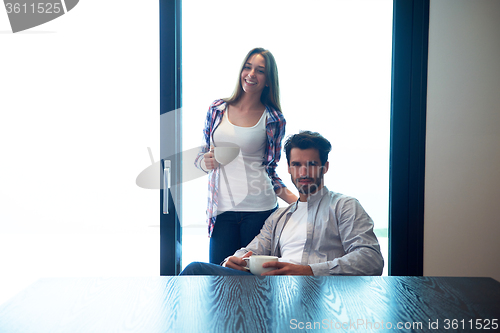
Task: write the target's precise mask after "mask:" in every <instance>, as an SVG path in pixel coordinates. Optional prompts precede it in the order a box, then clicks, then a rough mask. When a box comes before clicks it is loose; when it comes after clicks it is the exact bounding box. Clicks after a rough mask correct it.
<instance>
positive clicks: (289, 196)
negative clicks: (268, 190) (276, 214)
mask: <svg viewBox="0 0 500 333" xmlns="http://www.w3.org/2000/svg"><path fill="white" fill-rule="evenodd" d="M274 191H275V192H276V195H277V196H278V197H279V198H281V199H283V200H285V201H286V203H288V204H292V203H294V202H296V201H297V200H298V197H297V196H296V195H295V194H293V193H292V192H291V191H290V190H289V189H288V188H286V187H280V188H278V189H276V190H274Z"/></svg>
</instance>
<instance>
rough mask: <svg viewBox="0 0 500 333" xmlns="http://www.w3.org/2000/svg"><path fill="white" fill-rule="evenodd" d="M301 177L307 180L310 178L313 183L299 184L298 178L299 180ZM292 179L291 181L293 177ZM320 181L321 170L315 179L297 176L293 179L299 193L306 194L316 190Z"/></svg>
mask: <svg viewBox="0 0 500 333" xmlns="http://www.w3.org/2000/svg"><path fill="white" fill-rule="evenodd" d="M301 179H307V180H309V179H311V180H313V183H311V184H307V185H300V184H299V180H301ZM292 181H293V179H292ZM322 181H323V172H321V174H320V175H319V176H318V178H316V179H314V178H309V177H302V178H297V179H295V181H294V184H295V187H296V188H297V190H299V192H300V193H302V194H306V195H307V194H311V193H314V192H316V191H317V190H318V189H319V187H320V186H321V182H322Z"/></svg>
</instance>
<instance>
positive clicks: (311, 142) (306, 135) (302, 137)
mask: <svg viewBox="0 0 500 333" xmlns="http://www.w3.org/2000/svg"><path fill="white" fill-rule="evenodd" d="M292 148H299V149H309V148H314V149H317V150H318V152H319V158H320V160H321V165H325V163H326V162H327V161H328V153H329V152H330V151H331V150H332V145H331V144H330V141H328V140H327V139H325V138H324V137H323V136H321V134H319V133H317V132H311V131H302V132H300V133H299V134H294V135H291V136H289V137H288V139H287V140H286V142H285V153H286V161H287V163H288V165H290V151H291V150H292Z"/></svg>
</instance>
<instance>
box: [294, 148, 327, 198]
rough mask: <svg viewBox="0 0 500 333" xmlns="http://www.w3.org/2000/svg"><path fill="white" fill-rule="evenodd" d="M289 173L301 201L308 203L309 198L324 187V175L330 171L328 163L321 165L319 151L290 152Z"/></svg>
mask: <svg viewBox="0 0 500 333" xmlns="http://www.w3.org/2000/svg"><path fill="white" fill-rule="evenodd" d="M288 162H289V165H288V173H289V174H290V175H291V176H292V182H293V183H294V185H295V187H297V190H299V196H300V201H307V197H308V196H309V195H310V194H312V193H315V192H316V191H318V190H319V189H321V188H322V187H323V175H324V174H325V173H326V172H327V171H328V162H326V163H325V165H323V166H322V165H321V160H320V158H319V152H318V150H317V149H314V148H309V149H299V148H292V150H290V158H289V161H288Z"/></svg>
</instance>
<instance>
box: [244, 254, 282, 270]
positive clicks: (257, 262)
mask: <svg viewBox="0 0 500 333" xmlns="http://www.w3.org/2000/svg"><path fill="white" fill-rule="evenodd" d="M242 259H243V260H245V261H247V268H248V269H250V273H252V274H253V275H261V274H262V273H266V272H270V271H274V270H275V269H277V268H276V267H266V268H264V267H262V264H263V263H265V262H270V261H278V257H275V256H257V255H252V256H250V257H247V258H242Z"/></svg>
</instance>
